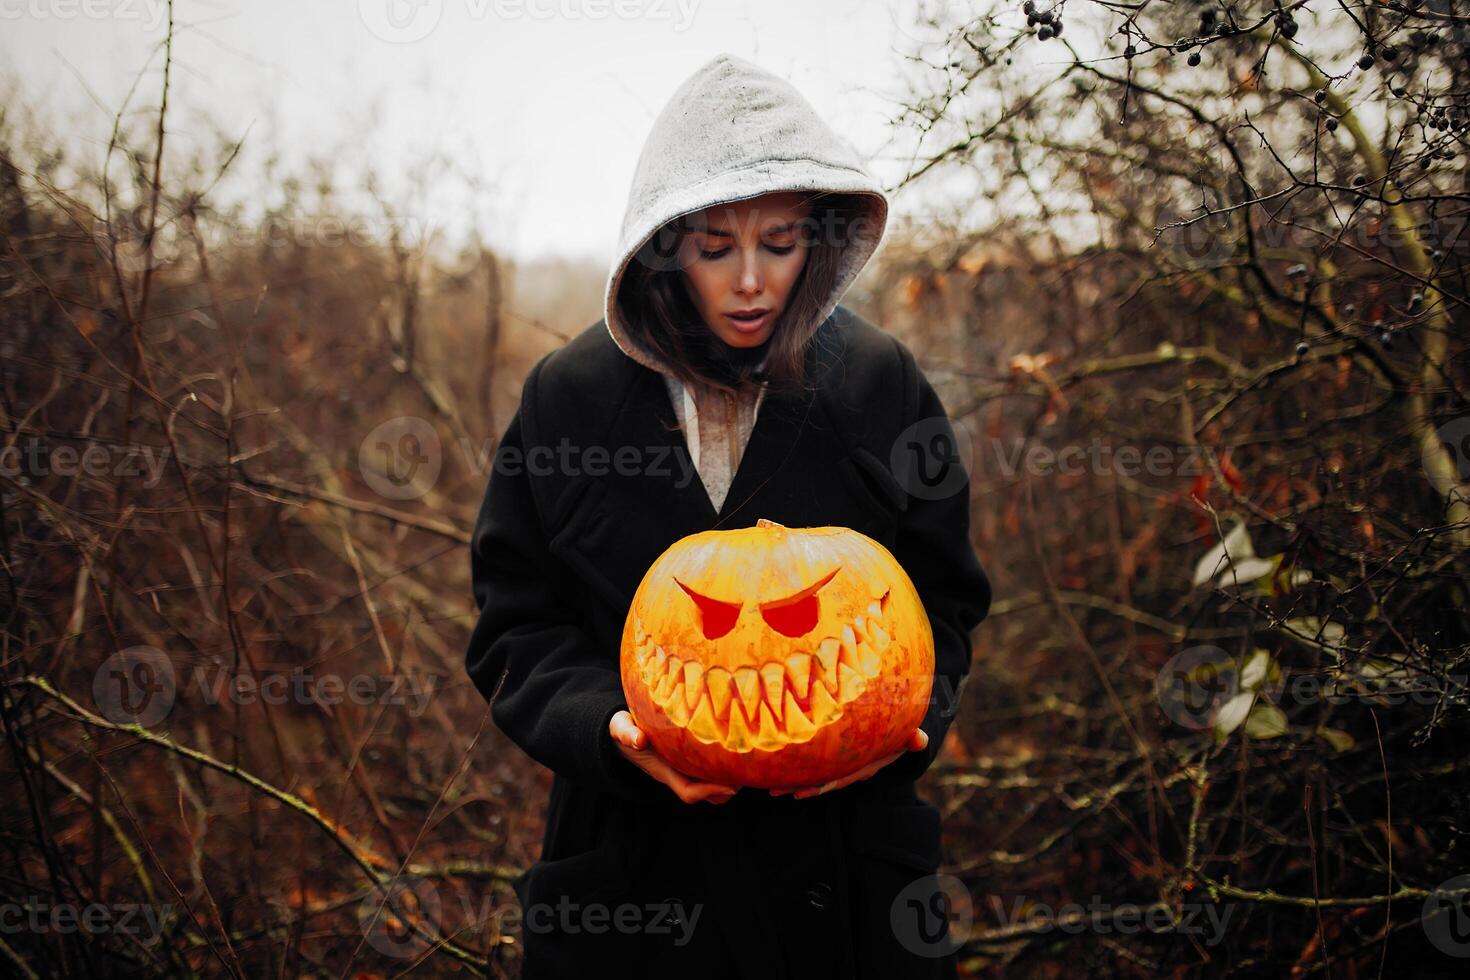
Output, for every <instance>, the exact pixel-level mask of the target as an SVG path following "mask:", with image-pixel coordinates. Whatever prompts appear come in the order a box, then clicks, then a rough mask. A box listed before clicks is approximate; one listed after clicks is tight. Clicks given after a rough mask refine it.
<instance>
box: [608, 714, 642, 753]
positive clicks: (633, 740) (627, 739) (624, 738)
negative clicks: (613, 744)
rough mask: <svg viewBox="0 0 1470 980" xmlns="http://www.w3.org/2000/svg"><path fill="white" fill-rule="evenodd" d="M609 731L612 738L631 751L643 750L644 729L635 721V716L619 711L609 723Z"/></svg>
mask: <svg viewBox="0 0 1470 980" xmlns="http://www.w3.org/2000/svg"><path fill="white" fill-rule="evenodd" d="M608 730H609V731H610V732H611V733H612V737H613V738H615V739H617V740H618V741H619V742H621V743H622V744H624V745H626V746H627V747H628V748H630V749H635V750H641V749H642V748H643V745H644V736H643V729H641V728H639V727H638V725H637V724H636V723H635V722H634V721H633V716H632V715H631V714H629V713H628V712H627V711H619V712H618V713H617V714H615V715H613V716H612V719H611V720H610V721H609V722H608Z"/></svg>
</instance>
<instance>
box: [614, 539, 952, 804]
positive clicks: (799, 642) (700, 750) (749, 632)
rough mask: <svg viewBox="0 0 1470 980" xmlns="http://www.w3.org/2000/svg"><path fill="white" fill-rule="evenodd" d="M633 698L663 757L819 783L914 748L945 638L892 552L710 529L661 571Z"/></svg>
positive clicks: (756, 779) (638, 606)
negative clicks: (912, 739)
mask: <svg viewBox="0 0 1470 980" xmlns="http://www.w3.org/2000/svg"><path fill="white" fill-rule="evenodd" d="M620 666H621V671H622V681H623V693H624V694H625V696H626V697H627V701H628V709H629V711H630V713H631V714H632V716H633V720H634V721H635V722H636V723H637V724H638V726H639V727H640V728H642V729H643V730H644V731H645V732H646V733H647V734H648V738H649V739H650V741H651V743H652V746H653V748H654V749H656V750H657V751H658V753H659V754H660V755H662V756H663V757H664V758H665V759H667V760H668V761H669V763H670V764H671V765H673V766H674V768H676V769H678V770H679V771H681V772H683V773H686V774H687V775H690V776H693V777H696V778H699V779H706V780H710V781H713V782H719V783H725V784H728V785H733V786H755V787H762V788H771V787H781V788H786V787H795V786H815V785H819V784H821V783H825V782H828V781H829V780H833V779H837V778H840V777H842V776H846V775H848V774H850V773H852V772H855V771H857V770H858V769H861V768H862V767H863V766H865V765H867V764H868V763H870V762H874V761H876V760H878V759H880V758H883V757H884V756H887V755H890V754H892V753H894V752H897V751H899V750H900V749H902V748H903V747H904V746H905V744H906V743H907V741H908V738H909V736H910V735H911V734H912V733H913V730H914V729H915V728H917V727H918V726H919V723H920V722H921V721H923V719H924V714H925V711H926V709H927V707H928V702H929V696H930V692H931V689H932V687H933V681H934V636H933V633H932V631H931V629H930V626H929V617H928V615H927V614H926V613H925V612H924V607H923V604H922V603H921V602H920V601H919V595H918V592H916V591H915V589H914V586H913V583H912V582H911V581H909V577H908V575H907V574H905V573H904V570H903V569H902V568H901V567H900V566H899V564H898V562H897V561H895V560H894V558H893V555H891V554H890V553H889V552H888V550H887V549H886V548H884V547H883V546H882V545H880V544H879V543H878V542H876V541H874V540H873V539H872V538H869V537H867V536H866V535H864V534H861V533H859V532H857V531H853V530H850V529H848V528H843V527H814V528H786V527H782V526H781V525H780V524H776V523H773V522H771V521H766V520H762V521H759V522H758V523H757V524H756V526H755V527H750V528H740V529H736V530H728V531H704V532H702V533H699V534H692V535H690V536H688V537H686V538H683V539H681V540H679V541H676V542H674V544H673V545H671V546H670V547H669V549H668V550H667V551H665V552H664V553H663V555H661V556H660V557H659V558H658V560H657V561H655V562H654V563H653V565H652V566H651V567H650V568H649V569H648V572H647V573H646V574H645V575H644V577H643V581H642V582H641V583H640V584H639V586H638V591H637V592H636V593H635V594H634V596H633V604H632V606H631V608H630V609H629V610H628V618H627V622H626V623H625V625H624V627H623V637H622V650H621V664H620Z"/></svg>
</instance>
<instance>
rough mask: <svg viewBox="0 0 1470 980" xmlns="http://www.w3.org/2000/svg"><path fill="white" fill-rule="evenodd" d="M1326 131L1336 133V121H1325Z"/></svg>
mask: <svg viewBox="0 0 1470 980" xmlns="http://www.w3.org/2000/svg"><path fill="white" fill-rule="evenodd" d="M1327 131H1328V132H1329V133H1333V132H1336V131H1337V120H1336V119H1329V120H1327Z"/></svg>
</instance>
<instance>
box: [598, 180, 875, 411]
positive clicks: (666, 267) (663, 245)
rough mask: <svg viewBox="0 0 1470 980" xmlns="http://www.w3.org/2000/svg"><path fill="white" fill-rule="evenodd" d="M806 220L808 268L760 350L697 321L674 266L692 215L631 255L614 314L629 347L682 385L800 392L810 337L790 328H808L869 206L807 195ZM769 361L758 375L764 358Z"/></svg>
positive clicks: (802, 236)
mask: <svg viewBox="0 0 1470 980" xmlns="http://www.w3.org/2000/svg"><path fill="white" fill-rule="evenodd" d="M806 200H807V202H808V203H809V204H810V205H811V213H810V215H809V216H808V217H807V218H806V219H805V220H804V221H803V222H802V223H801V224H800V225H799V226H798V230H799V234H798V241H800V242H802V243H803V244H804V245H805V247H806V249H807V256H806V263H805V265H803V266H802V270H801V274H800V275H799V276H798V277H797V280H796V283H795V284H794V285H793V287H792V289H791V295H790V296H789V297H788V298H787V301H786V307H785V309H783V310H782V311H781V315H780V318H779V319H778V320H777V322H776V328H775V330H774V331H772V333H771V336H770V338H769V339H768V340H767V341H766V342H765V343H764V344H762V345H761V346H760V347H758V348H752V349H749V350H739V349H735V348H732V347H730V346H729V345H727V344H726V343H725V342H724V341H722V340H720V338H719V337H718V336H716V335H715V333H714V331H713V330H711V329H710V328H709V326H708V325H707V324H706V323H705V322H704V319H703V318H702V317H701V316H700V315H699V311H698V309H696V307H695V306H694V301H693V300H692V299H691V298H690V296H689V293H688V291H687V289H686V288H685V285H684V282H683V276H684V272H683V269H682V268H681V267H680V265H679V262H678V256H679V254H680V248H679V246H680V244H681V242H682V241H683V239H684V236H686V235H688V234H691V233H692V232H693V231H694V230H695V229H696V227H697V224H696V222H695V220H694V218H695V214H697V213H698V212H691V213H690V214H684V215H680V216H679V217H677V218H674V219H673V220H672V221H670V222H668V223H667V224H665V225H664V226H663V227H661V228H660V229H659V230H658V231H656V232H654V233H653V235H651V236H649V239H648V240H647V241H646V242H645V243H644V244H643V246H642V247H641V248H639V250H638V251H637V253H635V254H634V256H633V259H632V260H631V261H630V262H629V263H628V266H627V269H626V270H625V272H624V273H623V280H622V283H621V284H620V286H619V289H618V296H617V303H618V315H619V317H620V318H621V319H622V323H623V327H624V329H625V330H626V332H627V334H628V336H629V338H630V339H631V340H632V342H633V343H635V344H637V345H638V346H640V347H642V348H643V349H644V350H645V351H647V352H648V353H650V354H652V355H654V356H655V357H657V358H659V359H660V360H662V361H663V363H665V364H667V365H668V367H669V370H670V371H672V372H673V373H674V374H675V376H677V377H678V378H679V379H680V380H681V381H685V382H691V383H702V384H706V385H711V386H713V387H715V388H718V389H722V390H726V391H730V392H740V391H742V390H745V389H749V388H752V387H755V386H756V385H758V384H759V383H760V382H762V381H765V382H767V383H768V384H769V385H770V392H771V393H772V394H774V393H775V392H776V391H777V390H783V389H784V390H795V389H799V388H801V387H802V386H803V384H804V383H805V381H806V378H805V373H806V372H805V359H806V348H807V343H808V340H809V337H807V336H798V335H797V334H796V333H795V332H793V330H792V329H791V327H790V325H791V324H793V323H810V322H811V321H812V320H813V319H815V318H816V316H817V314H818V313H819V312H820V309H821V306H822V301H823V300H824V299H826V298H828V297H829V296H830V295H831V293H832V287H833V285H834V284H835V283H836V281H837V276H838V272H839V265H840V261H841V257H842V253H843V252H844V251H845V250H846V249H847V248H848V247H849V246H851V245H852V244H853V241H854V236H856V235H860V234H862V233H863V231H864V230H865V228H864V225H863V224H862V223H861V222H862V221H863V220H864V219H866V217H867V215H868V213H869V206H868V204H867V202H866V201H865V199H864V198H863V197H862V196H861V195H856V194H838V193H833V192H826V191H819V192H812V193H811V194H809V195H808V196H807V198H806ZM767 354H768V355H769V356H768V357H767V358H766V363H765V366H764V369H763V370H759V371H758V370H757V364H758V362H759V361H760V359H761V356H762V355H767Z"/></svg>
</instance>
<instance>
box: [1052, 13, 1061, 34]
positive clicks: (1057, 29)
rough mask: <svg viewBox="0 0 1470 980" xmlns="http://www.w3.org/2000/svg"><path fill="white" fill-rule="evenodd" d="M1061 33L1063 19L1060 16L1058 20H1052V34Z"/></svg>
mask: <svg viewBox="0 0 1470 980" xmlns="http://www.w3.org/2000/svg"><path fill="white" fill-rule="evenodd" d="M1061 33H1062V19H1061V18H1060V17H1058V18H1057V19H1056V20H1054V21H1052V22H1051V36H1052V37H1057V36H1058V35H1060V34H1061Z"/></svg>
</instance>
